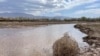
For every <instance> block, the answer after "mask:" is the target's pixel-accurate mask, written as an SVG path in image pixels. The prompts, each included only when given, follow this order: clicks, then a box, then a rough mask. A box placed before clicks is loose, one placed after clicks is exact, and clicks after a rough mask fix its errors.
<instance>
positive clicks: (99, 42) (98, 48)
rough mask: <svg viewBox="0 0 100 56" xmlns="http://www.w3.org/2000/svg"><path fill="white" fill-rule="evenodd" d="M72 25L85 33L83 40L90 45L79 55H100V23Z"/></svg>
mask: <svg viewBox="0 0 100 56" xmlns="http://www.w3.org/2000/svg"><path fill="white" fill-rule="evenodd" d="M74 27H75V28H77V29H79V30H80V31H81V32H83V33H85V34H87V36H85V37H84V38H83V40H84V42H86V43H88V44H89V45H90V47H89V48H88V50H87V51H85V52H84V53H81V54H80V56H100V30H99V29H100V23H98V24H93V23H92V24H77V25H75V26H74Z"/></svg>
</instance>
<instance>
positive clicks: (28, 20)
mask: <svg viewBox="0 0 100 56" xmlns="http://www.w3.org/2000/svg"><path fill="white" fill-rule="evenodd" d="M15 21H17V22H37V21H38V22H69V21H71V22H72V21H82V22H83V21H85V22H95V21H100V17H98V18H87V17H81V18H70V19H69V18H65V19H57V18H51V19H49V18H41V19H38V18H37V19H35V18H24V17H16V18H4V17H0V22H15Z"/></svg>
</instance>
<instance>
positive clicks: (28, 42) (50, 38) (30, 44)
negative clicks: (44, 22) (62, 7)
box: [0, 24, 86, 56]
mask: <svg viewBox="0 0 100 56" xmlns="http://www.w3.org/2000/svg"><path fill="white" fill-rule="evenodd" d="M74 25H75V24H57V25H48V26H40V27H24V28H0V56H52V45H53V43H54V42H55V41H56V40H58V39H60V38H61V37H63V36H64V34H65V33H66V32H67V33H68V34H69V35H70V36H71V37H72V38H74V39H75V40H76V41H77V42H78V44H79V46H80V47H84V46H86V43H85V42H83V40H82V37H84V36H86V35H85V34H83V33H82V32H80V31H79V30H78V29H75V28H74Z"/></svg>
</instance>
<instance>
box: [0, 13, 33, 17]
mask: <svg viewBox="0 0 100 56" xmlns="http://www.w3.org/2000/svg"><path fill="white" fill-rule="evenodd" d="M0 17H33V15H31V14H25V13H0Z"/></svg>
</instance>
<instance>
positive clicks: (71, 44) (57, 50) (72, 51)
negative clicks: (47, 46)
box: [53, 35, 79, 56]
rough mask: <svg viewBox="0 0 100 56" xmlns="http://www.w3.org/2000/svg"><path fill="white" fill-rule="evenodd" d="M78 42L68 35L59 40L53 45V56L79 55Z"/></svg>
mask: <svg viewBox="0 0 100 56" xmlns="http://www.w3.org/2000/svg"><path fill="white" fill-rule="evenodd" d="M78 52H79V48H78V44H77V42H76V41H75V40H72V39H71V38H70V37H69V36H68V35H66V36H64V37H62V38H61V39H59V40H57V41H56V42H55V43H54V45H53V56H77V54H78Z"/></svg>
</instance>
